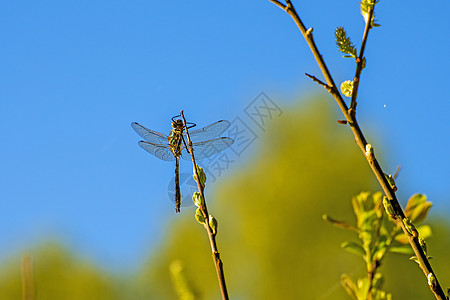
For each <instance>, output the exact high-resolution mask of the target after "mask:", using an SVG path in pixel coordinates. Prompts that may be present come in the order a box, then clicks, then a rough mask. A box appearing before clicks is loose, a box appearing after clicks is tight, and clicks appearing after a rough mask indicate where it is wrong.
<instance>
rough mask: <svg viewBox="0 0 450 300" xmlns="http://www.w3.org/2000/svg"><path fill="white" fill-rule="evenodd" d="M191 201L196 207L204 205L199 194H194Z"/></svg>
mask: <svg viewBox="0 0 450 300" xmlns="http://www.w3.org/2000/svg"><path fill="white" fill-rule="evenodd" d="M192 200H193V201H194V204H195V206H197V207H201V206H202V205H203V204H205V200H204V199H203V197H202V195H201V194H200V193H199V192H194V195H192Z"/></svg>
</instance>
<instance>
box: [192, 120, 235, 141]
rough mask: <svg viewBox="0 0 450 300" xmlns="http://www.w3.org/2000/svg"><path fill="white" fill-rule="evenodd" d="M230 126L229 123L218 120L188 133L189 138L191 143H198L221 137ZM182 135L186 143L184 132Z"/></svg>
mask: <svg viewBox="0 0 450 300" xmlns="http://www.w3.org/2000/svg"><path fill="white" fill-rule="evenodd" d="M230 125H231V123H230V122H228V121H226V120H220V121H217V122H215V123H212V124H211V125H208V126H206V127H203V128H201V129H196V130H192V131H189V136H190V137H191V141H192V143H198V142H201V141H205V140H209V139H212V138H215V137H216V136H219V135H221V134H222V133H224V132H225V130H227V129H228V127H230ZM183 135H184V139H185V140H186V141H187V136H186V133H185V132H184V133H183Z"/></svg>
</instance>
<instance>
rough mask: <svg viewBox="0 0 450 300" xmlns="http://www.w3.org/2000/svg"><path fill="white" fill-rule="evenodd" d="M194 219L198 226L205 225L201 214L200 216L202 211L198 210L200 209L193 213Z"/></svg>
mask: <svg viewBox="0 0 450 300" xmlns="http://www.w3.org/2000/svg"><path fill="white" fill-rule="evenodd" d="M195 219H196V220H197V222H199V223H200V224H205V218H204V217H203V214H202V211H201V210H200V208H197V210H196V211H195Z"/></svg>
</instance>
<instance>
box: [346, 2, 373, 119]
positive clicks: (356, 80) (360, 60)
mask: <svg viewBox="0 0 450 300" xmlns="http://www.w3.org/2000/svg"><path fill="white" fill-rule="evenodd" d="M373 11H374V7H371V8H369V13H368V15H369V16H368V18H367V19H368V20H369V21H368V22H366V27H365V28H364V35H363V39H362V43H361V50H360V51H359V56H358V59H357V60H356V72H355V77H354V78H353V92H352V100H351V102H350V110H351V112H356V97H357V96H358V87H359V78H360V77H361V71H362V69H363V67H364V50H365V48H366V42H367V38H368V37H369V31H370V29H371V28H372V25H371V23H372V22H371V20H372V18H373Z"/></svg>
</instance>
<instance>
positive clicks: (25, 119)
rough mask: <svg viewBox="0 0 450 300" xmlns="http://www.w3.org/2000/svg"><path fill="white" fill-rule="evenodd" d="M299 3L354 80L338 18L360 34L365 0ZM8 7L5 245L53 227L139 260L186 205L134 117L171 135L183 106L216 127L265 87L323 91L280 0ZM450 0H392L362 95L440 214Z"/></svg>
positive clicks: (0, 177) (2, 50)
mask: <svg viewBox="0 0 450 300" xmlns="http://www.w3.org/2000/svg"><path fill="white" fill-rule="evenodd" d="M294 5H295V6H296V7H297V9H298V11H299V13H300V14H301V16H302V18H303V21H304V23H305V24H306V26H307V27H314V36H315V39H316V43H317V45H318V46H319V48H320V51H321V53H322V54H323V55H324V57H325V60H326V62H327V63H328V65H329V68H330V69H331V71H332V74H333V75H334V77H335V80H336V82H342V81H343V80H347V79H351V77H352V76H353V74H354V65H353V63H352V62H351V61H350V60H348V59H342V58H341V54H340V53H339V52H338V51H337V50H336V47H335V45H334V42H333V32H334V29H335V28H336V27H338V26H344V27H345V28H346V29H347V32H348V33H349V34H350V36H351V38H352V40H353V41H354V43H356V44H357V45H359V43H360V38H361V35H362V30H363V27H364V24H363V21H362V17H361V16H360V14H359V7H358V3H357V1H294ZM1 6H2V7H1V9H0V26H1V28H2V29H1V31H0V41H1V43H0V44H1V47H0V128H1V133H0V136H1V147H0V164H1V170H0V204H1V208H2V209H1V212H0V216H1V217H0V259H1V258H3V257H7V256H8V255H10V254H12V253H14V251H16V250H17V249H22V248H23V247H26V246H29V245H33V244H34V243H36V242H38V241H39V240H40V238H41V237H43V236H54V237H57V238H58V239H60V240H62V241H63V242H65V243H67V244H68V245H70V246H71V247H72V248H74V249H77V250H80V251H81V252H82V253H84V254H85V256H90V257H92V258H93V259H94V260H97V261H99V262H101V263H106V264H109V265H118V266H129V265H133V264H134V263H136V262H137V261H138V260H140V259H142V258H144V257H146V256H147V254H148V250H149V249H151V248H152V247H156V246H157V245H158V243H160V242H161V239H162V236H163V234H164V226H165V224H164V222H162V220H165V219H167V218H169V220H170V218H172V217H175V214H174V209H173V206H172V204H170V202H168V201H166V198H165V197H166V188H165V187H166V186H167V181H168V180H169V179H170V178H171V177H172V176H173V174H172V173H173V166H169V164H168V163H166V162H162V161H159V160H158V159H156V158H154V157H151V156H150V155H149V154H147V153H145V152H144V151H142V149H140V148H139V147H138V146H137V141H138V140H139V137H138V136H137V135H136V134H135V132H133V130H132V129H131V127H130V123H131V122H132V121H137V122H140V123H142V124H144V125H146V126H148V127H149V128H152V129H154V130H158V131H162V132H165V133H167V132H168V131H169V130H170V125H169V120H170V118H171V117H172V116H173V115H175V114H177V113H178V112H179V110H180V109H184V110H185V112H186V114H187V116H188V117H189V118H190V119H191V120H202V123H199V126H205V125H208V124H209V123H212V122H214V121H217V120H219V119H229V120H232V119H234V118H235V117H237V116H240V115H241V114H242V112H243V109H244V108H245V106H246V105H247V104H248V103H250V102H251V101H252V100H253V99H254V98H255V97H256V96H257V95H258V94H259V93H260V92H261V91H264V92H266V93H267V94H268V95H269V96H272V97H276V98H277V103H278V105H280V106H281V107H283V108H284V109H288V108H289V106H291V105H293V104H294V103H295V99H296V98H297V99H298V98H301V96H302V95H306V96H308V95H311V94H314V93H316V92H323V91H322V89H321V88H320V87H319V86H317V85H316V84H314V83H312V82H311V81H310V80H309V79H307V78H306V77H305V76H304V73H305V72H308V73H310V74H315V75H317V76H319V75H320V73H319V70H318V68H317V66H316V63H315V61H314V60H313V57H312V55H311V54H310V52H309V49H308V48H307V46H306V43H305V41H304V40H303V38H302V37H301V35H300V33H299V31H298V29H297V28H296V27H295V24H294V23H293V21H292V20H291V19H290V18H289V17H288V16H287V15H286V14H285V13H284V12H283V11H282V10H280V9H279V8H278V7H276V6H274V5H273V4H271V3H270V2H269V1H264V0H258V1H256V0H252V1H237V0H234V1H220V2H219V1H189V2H187V1H163V2H162V1H99V0H96V1H59V2H58V1H39V2H37V1H20V2H18V1H10V2H4V3H2V5H1ZM449 10H450V2H448V1H432V2H428V3H427V4H426V5H425V4H424V3H420V5H412V4H411V3H410V2H406V1H381V2H380V4H379V5H378V7H377V9H376V18H377V19H378V20H379V23H381V25H382V26H381V27H380V28H376V29H375V30H373V31H371V33H370V37H369V42H368V45H367V50H366V57H367V68H366V69H365V70H364V71H363V75H362V81H361V85H360V90H359V105H358V109H359V112H358V116H359V120H360V123H361V126H362V128H363V129H364V128H369V129H370V132H374V136H375V137H376V139H377V140H380V141H382V142H383V146H384V149H383V153H384V154H385V155H387V156H389V158H388V159H386V161H384V160H382V164H383V163H384V165H383V167H384V168H385V169H386V170H389V171H392V172H393V171H394V170H395V167H396V165H398V164H400V165H402V166H403V170H402V175H401V177H400V178H399V181H398V186H399V187H400V188H403V190H404V194H406V195H408V194H411V193H414V192H422V193H425V194H427V195H428V196H429V199H430V200H431V201H432V202H434V203H435V211H436V213H437V212H445V211H446V212H449V211H450V206H449V204H448V199H449V196H448V195H449V194H450V187H449V182H450V180H449V179H450V178H449V175H448V170H449V169H450V159H448V152H449V149H450V142H449V130H450V122H449V119H448V115H449V114H450V104H449V99H450V97H449V96H450V92H449V88H448V79H449V77H448V74H447V70H448V69H450V60H449V59H448V54H449V53H450V40H449V38H448V30H449V28H450V19H449V18H448V16H447V13H448V11H449ZM332 105H334V104H332ZM375 128H376V129H375ZM369 139H370V136H369ZM251 151H255V149H253V150H251ZM188 169H189V168H188ZM159 187H163V188H159ZM162 199H164V200H162Z"/></svg>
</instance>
